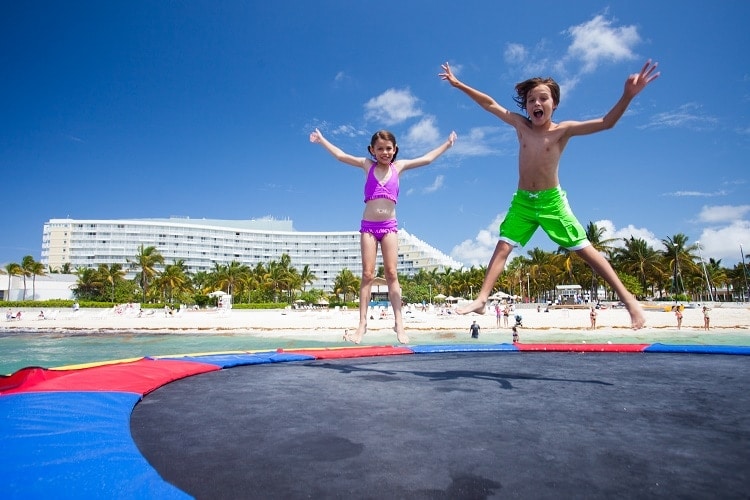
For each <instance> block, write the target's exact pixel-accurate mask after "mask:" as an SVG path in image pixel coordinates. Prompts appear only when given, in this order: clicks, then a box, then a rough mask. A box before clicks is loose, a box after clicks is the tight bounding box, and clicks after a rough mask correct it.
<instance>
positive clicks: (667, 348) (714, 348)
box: [643, 343, 750, 356]
mask: <svg viewBox="0 0 750 500" xmlns="http://www.w3.org/2000/svg"><path fill="white" fill-rule="evenodd" d="M643 352H664V353H667V352H668V353H680V352H681V353H692V354H740V355H744V356H749V355H750V346H736V345H671V344H659V343H655V344H651V345H650V346H648V347H647V348H646V349H644V351H643Z"/></svg>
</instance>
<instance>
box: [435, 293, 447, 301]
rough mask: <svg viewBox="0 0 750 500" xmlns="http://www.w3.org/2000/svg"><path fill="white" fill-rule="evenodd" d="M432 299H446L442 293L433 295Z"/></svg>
mask: <svg viewBox="0 0 750 500" xmlns="http://www.w3.org/2000/svg"><path fill="white" fill-rule="evenodd" d="M434 298H435V299H436V300H445V298H446V297H445V295H443V294H442V293H439V294H437V295H435V297H434Z"/></svg>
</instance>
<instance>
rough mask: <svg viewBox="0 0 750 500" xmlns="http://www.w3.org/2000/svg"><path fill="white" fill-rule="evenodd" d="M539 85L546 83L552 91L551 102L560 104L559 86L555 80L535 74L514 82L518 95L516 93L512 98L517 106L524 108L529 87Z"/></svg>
mask: <svg viewBox="0 0 750 500" xmlns="http://www.w3.org/2000/svg"><path fill="white" fill-rule="evenodd" d="M539 85H546V86H547V87H549V90H550V92H552V102H554V103H555V106H557V105H559V104H560V86H559V85H558V84H557V82H556V81H554V80H553V79H552V78H549V77H547V78H542V77H539V76H537V77H534V78H529V79H528V80H526V81H524V82H521V83H517V84H516V94H518V95H516V96H515V97H514V98H513V100H514V101H516V104H518V107H519V108H521V109H523V110H526V95H527V94H528V93H529V91H531V89H533V88H535V87H538V86H539Z"/></svg>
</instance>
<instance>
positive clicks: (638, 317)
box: [625, 302, 646, 330]
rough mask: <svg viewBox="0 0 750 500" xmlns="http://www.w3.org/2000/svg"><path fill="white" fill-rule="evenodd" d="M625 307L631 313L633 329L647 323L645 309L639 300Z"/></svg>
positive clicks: (638, 328)
mask: <svg viewBox="0 0 750 500" xmlns="http://www.w3.org/2000/svg"><path fill="white" fill-rule="evenodd" d="M625 308H626V309H627V310H628V312H629V313H630V326H631V327H632V328H633V330H640V329H641V328H643V326H644V325H645V324H646V318H645V317H644V316H643V309H642V308H641V305H640V304H639V303H638V302H635V303H633V304H626V305H625Z"/></svg>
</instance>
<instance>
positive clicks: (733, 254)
mask: <svg viewBox="0 0 750 500" xmlns="http://www.w3.org/2000/svg"><path fill="white" fill-rule="evenodd" d="M699 241H700V242H701V249H702V253H703V258H704V259H709V258H714V259H721V265H722V266H724V267H730V268H731V267H734V265H735V264H737V263H739V262H742V257H741V253H740V246H741V247H742V251H743V252H744V253H745V254H748V253H750V221H747V220H736V221H733V222H732V223H731V224H729V225H727V226H723V227H716V228H707V229H704V230H703V232H701V236H700V240H699ZM745 262H746V263H747V260H746V261H745Z"/></svg>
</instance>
